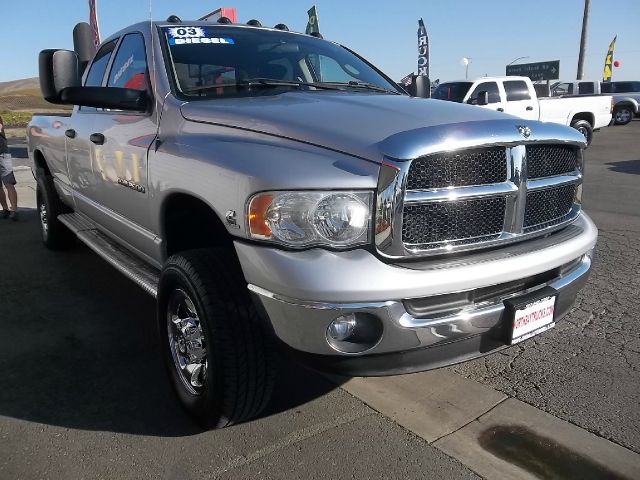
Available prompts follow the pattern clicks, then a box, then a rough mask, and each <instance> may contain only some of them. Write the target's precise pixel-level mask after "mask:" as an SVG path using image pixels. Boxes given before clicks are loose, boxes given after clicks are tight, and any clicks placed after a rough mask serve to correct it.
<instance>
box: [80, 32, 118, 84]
mask: <svg viewBox="0 0 640 480" xmlns="http://www.w3.org/2000/svg"><path fill="white" fill-rule="evenodd" d="M115 47H116V41H115V40H114V41H112V42H109V43H107V44H105V45H103V46H102V48H101V49H100V51H98V53H96V56H95V57H94V59H93V62H92V63H91V67H89V72H88V73H87V78H86V79H85V81H84V84H85V86H87V87H99V86H101V85H102V79H103V78H104V72H105V70H106V69H107V64H108V63H109V59H110V58H111V52H113V49H114V48H115Z"/></svg>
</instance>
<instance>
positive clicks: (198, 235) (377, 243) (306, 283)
mask: <svg viewBox="0 0 640 480" xmlns="http://www.w3.org/2000/svg"><path fill="white" fill-rule="evenodd" d="M76 50H78V49H76ZM80 50H82V49H80ZM83 57H84V54H81V52H77V51H76V52H74V51H65V50H57V51H56V50H45V51H43V52H41V54H40V59H39V61H40V68H41V72H40V79H41V87H42V91H43V95H44V96H45V98H47V99H48V100H49V101H51V102H54V103H64V104H70V105H74V109H73V113H72V115H71V116H70V117H47V116H40V117H34V119H33V121H32V122H31V124H30V126H29V128H28V130H29V138H28V143H29V154H30V158H31V159H32V160H33V164H34V168H35V175H36V179H37V184H38V188H37V201H38V208H39V212H40V219H41V226H42V228H41V231H42V237H43V240H44V243H45V245H46V246H48V247H50V248H51V249H59V248H68V247H70V246H72V245H73V244H74V242H75V240H76V237H77V238H78V239H80V240H81V241H82V242H84V243H85V244H87V245H88V246H89V247H90V248H91V249H93V250H94V251H95V252H96V253H97V254H99V255H100V256H101V257H103V258H104V259H105V260H106V261H107V262H109V263H110V264H112V265H113V266H114V267H115V268H117V269H118V270H120V271H121V272H122V273H123V274H124V275H126V276H127V277H128V278H129V279H131V280H132V281H133V282H135V283H137V284H138V285H139V286H141V287H142V288H143V289H144V290H145V291H146V292H148V293H149V294H151V295H153V296H154V297H156V298H157V321H158V329H159V338H160V342H161V343H162V348H163V352H164V356H165V360H166V365H167V368H168V372H169V376H170V378H171V380H172V383H173V385H174V387H175V390H176V392H177V394H178V397H179V398H180V400H181V402H182V403H183V405H184V406H185V407H186V409H187V410H188V411H189V412H190V413H191V414H192V415H193V417H194V418H195V419H196V420H197V421H198V422H199V423H200V424H201V425H203V426H204V427H207V428H213V427H221V426H225V425H229V424H233V423H236V422H240V421H243V420H246V419H249V418H252V417H254V416H256V415H257V414H258V413H259V412H260V411H261V410H262V409H263V408H264V406H265V405H266V404H267V402H268V400H269V396H270V393H271V390H272V386H273V383H274V378H275V374H276V369H277V367H276V365H277V363H276V360H275V359H276V358H281V357H280V355H276V353H277V352H279V351H282V350H285V351H287V352H290V353H292V354H294V356H295V357H298V358H299V359H301V360H302V361H305V362H307V363H308V364H310V365H312V366H314V367H315V368H317V369H320V370H325V371H331V372H337V373H340V374H344V375H363V376H373V375H392V374H402V373H410V372H417V371H421V370H427V369H431V368H436V367H442V366H445V365H450V364H453V363H456V362H462V361H465V360H469V359H472V358H476V357H479V356H482V355H486V354H488V353H491V352H495V351H498V350H500V349H503V348H506V347H507V346H509V345H511V344H514V343H517V342H519V341H522V340H525V339H527V338H529V337H531V336H533V335H536V334H538V333H540V332H543V331H545V330H548V329H549V328H551V327H553V326H554V325H555V322H557V321H558V320H559V319H560V318H561V317H562V316H563V315H564V314H566V313H567V311H568V310H569V309H570V308H571V305H572V304H573V302H574V300H575V298H576V295H577V294H578V292H579V290H580V289H581V288H582V287H583V285H584V284H585V282H586V280H587V276H588V274H589V271H590V268H591V262H592V258H593V249H594V246H595V243H596V239H597V230H596V227H595V226H594V224H593V222H592V221H591V220H590V219H589V217H588V216H587V215H586V214H585V213H584V212H583V211H581V208H580V201H581V193H582V187H581V184H582V175H583V166H584V158H583V149H584V147H585V139H584V137H583V136H582V135H581V134H580V133H578V132H577V131H575V130H573V129H571V128H569V127H566V126H562V125H557V124H552V123H541V122H537V121H534V120H530V121H529V120H522V119H518V118H515V117H511V116H508V115H505V114H502V113H499V112H495V111H488V110H485V109H480V108H477V107H473V106H470V105H461V104H454V103H448V102H441V101H437V100H427V99H422V98H411V97H409V96H407V95H406V94H405V92H404V91H402V90H401V89H400V88H399V87H398V86H397V85H396V84H394V82H393V81H392V80H390V79H389V78H388V77H387V76H385V75H384V74H383V73H382V72H380V70H378V69H376V68H375V67H374V66H372V65H371V64H370V63H368V62H367V61H365V60H364V59H363V58H361V57H360V56H358V55H357V54H355V53H354V52H352V51H351V50H349V49H347V48H346V47H343V46H341V45H339V44H336V43H333V42H329V41H326V40H323V39H321V38H315V37H314V36H310V35H304V34H298V33H293V32H289V31H286V29H285V27H284V26H279V28H274V29H271V28H263V27H261V26H259V24H257V22H252V25H228V24H210V23H198V22H180V21H178V20H177V19H173V21H167V22H156V23H150V22H143V23H139V24H136V25H132V26H131V27H129V28H126V29H124V30H122V31H120V32H118V33H116V34H115V35H113V36H111V37H110V38H108V39H106V40H105V41H104V42H103V43H102V45H101V46H100V48H99V49H98V51H97V53H96V54H95V56H93V58H92V59H91V60H90V61H88V60H85V59H83ZM87 62H88V65H86V68H85V63H87ZM82 72H84V73H83V74H82ZM123 334H126V332H123ZM285 358H290V357H289V356H287V357H285ZM291 388H295V386H291ZM433 388H438V386H437V385H434V386H433Z"/></svg>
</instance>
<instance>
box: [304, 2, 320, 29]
mask: <svg viewBox="0 0 640 480" xmlns="http://www.w3.org/2000/svg"><path fill="white" fill-rule="evenodd" d="M307 13H308V14H309V22H308V23H307V30H306V31H305V33H306V34H307V35H309V34H310V33H320V26H319V25H318V12H317V11H316V6H315V5H314V6H313V7H311V8H310V9H309V11H308V12H307Z"/></svg>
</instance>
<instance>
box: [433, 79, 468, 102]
mask: <svg viewBox="0 0 640 480" xmlns="http://www.w3.org/2000/svg"><path fill="white" fill-rule="evenodd" d="M472 85H473V83H471V82H447V83H441V84H440V85H438V88H436V89H435V90H434V91H433V94H432V95H431V98H435V99H437V100H448V101H450V102H458V103H461V102H462V100H464V97H465V96H466V95H467V92H468V91H469V89H470V88H471V86H472Z"/></svg>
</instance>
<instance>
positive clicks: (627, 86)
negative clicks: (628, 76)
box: [613, 82, 633, 93]
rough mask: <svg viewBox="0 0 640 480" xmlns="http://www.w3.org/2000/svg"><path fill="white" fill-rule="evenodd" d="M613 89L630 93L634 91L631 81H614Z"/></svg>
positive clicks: (617, 91)
mask: <svg viewBox="0 0 640 480" xmlns="http://www.w3.org/2000/svg"><path fill="white" fill-rule="evenodd" d="M613 91H614V92H616V93H628V92H633V87H632V85H631V82H614V83H613Z"/></svg>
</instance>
